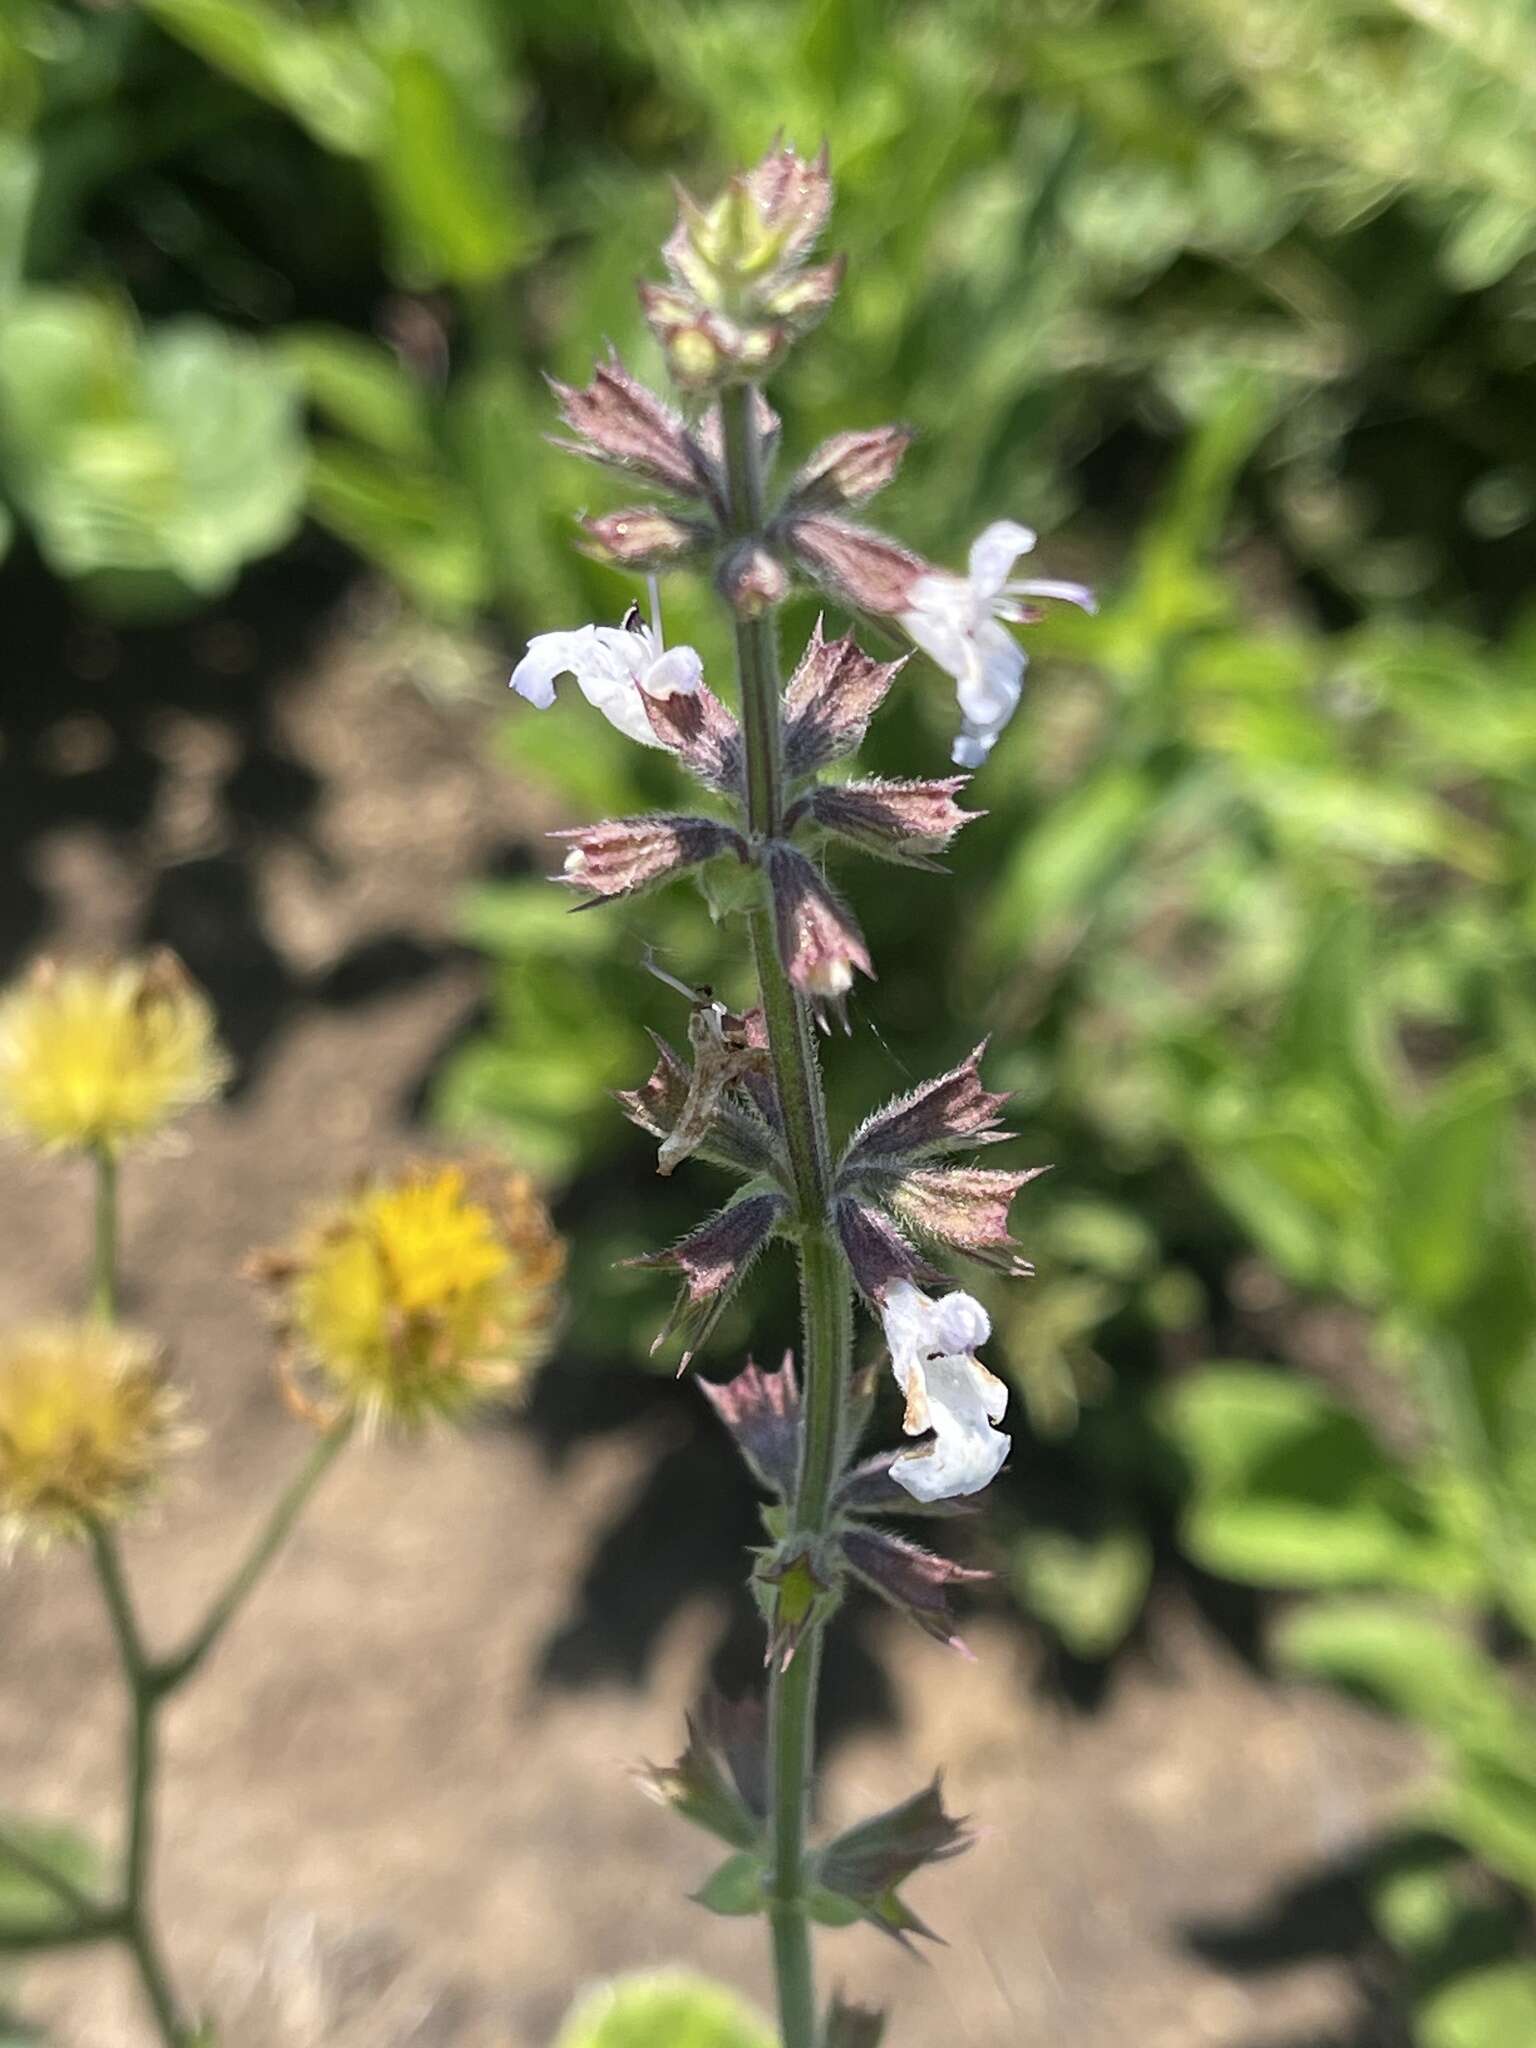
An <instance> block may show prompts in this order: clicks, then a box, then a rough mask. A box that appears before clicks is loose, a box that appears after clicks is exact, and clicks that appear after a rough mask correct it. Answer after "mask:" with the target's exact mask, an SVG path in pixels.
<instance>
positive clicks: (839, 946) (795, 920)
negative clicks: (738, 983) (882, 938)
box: [768, 839, 875, 1030]
mask: <svg viewBox="0 0 1536 2048" xmlns="http://www.w3.org/2000/svg"><path fill="white" fill-rule="evenodd" d="M768 883H769V887H770V888H771V890H772V892H773V916H774V928H775V931H776V933H777V936H778V942H779V958H780V959H781V960H782V961H783V963H784V971H785V973H786V974H788V976H789V978H790V980H791V981H792V982H793V983H794V985H795V987H796V988H797V989H799V991H800V993H801V994H802V995H803V996H805V997H806V998H807V999H808V1000H809V1001H810V1002H811V1003H812V1004H813V1005H814V1006H815V1008H816V1012H817V1021H818V1022H819V1023H821V1025H822V1028H823V1029H824V1030H825V1029H826V1024H825V1013H826V1012H827V1011H829V1010H830V1011H833V1012H835V1013H836V1014H837V1015H838V1016H839V1017H840V1018H841V1017H843V1006H844V1003H845V1001H846V999H847V995H848V991H849V989H850V988H852V986H853V976H854V971H855V969H857V970H858V972H859V973H861V974H865V975H868V976H869V978H870V979H871V980H873V979H874V976H875V970H874V968H873V967H872V966H871V965H870V960H869V953H868V951H867V949H866V948H865V945H864V939H863V935H862V934H861V933H860V931H859V928H858V926H857V924H855V922H854V920H853V914H852V912H851V911H849V910H846V909H845V908H844V907H843V905H842V904H841V903H839V902H838V900H837V898H836V897H835V896H834V895H833V894H832V891H831V890H830V889H829V888H828V887H827V885H826V883H825V882H824V881H823V880H822V879H821V877H820V875H818V874H817V872H816V870H815V868H813V867H812V866H811V863H810V862H809V861H808V860H807V859H806V857H805V855H804V854H803V853H801V852H799V851H798V850H797V849H796V848H795V847H793V846H790V845H789V844H788V843H787V842H786V841H785V840H782V839H776V840H774V841H772V842H771V844H770V845H769V847H768ZM844 1028H845V1029H846V1019H845V1020H844Z"/></svg>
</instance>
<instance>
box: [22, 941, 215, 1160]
mask: <svg viewBox="0 0 1536 2048" xmlns="http://www.w3.org/2000/svg"><path fill="white" fill-rule="evenodd" d="M229 1072H230V1063H229V1060H228V1058H227V1057H226V1055H225V1053H224V1051H223V1049H222V1047H221V1046H220V1045H219V1042H218V1039H217V1036H216V1034H215V1027H214V1016H213V1010H212V1007H211V1005H210V1004H209V1002H208V999H207V997H206V996H205V995H204V994H203V993H202V991H201V989H199V988H198V987H197V986H196V984H195V983H194V982H193V981H192V979H191V977H190V976H189V975H188V973H187V971H186V969H185V968H184V967H183V966H182V964H181V962H180V961H179V960H178V959H177V958H176V956H175V954H174V953H169V952H165V951H163V950H162V951H161V952H158V953H154V954H152V955H151V956H150V957H149V958H148V959H147V960H135V961H124V962H121V963H118V964H115V965H108V966H102V967H86V966H78V967H76V966H60V965H58V964H57V963H56V962H54V961H52V960H39V961H38V962H37V964H36V965H35V967H34V968H33V969H32V972H31V973H30V974H29V975H28V976H27V978H26V979H25V980H24V981H23V982H21V983H19V984H18V985H17V986H16V987H15V988H14V989H12V990H11V991H10V993H9V994H8V995H6V996H5V998H4V999H3V1000H0V1123H4V1124H7V1125H9V1126H10V1127H11V1128H12V1129H13V1130H15V1131H16V1132H17V1133H18V1134H19V1135H21V1136H22V1137H24V1138H26V1139H28V1140H29V1141H30V1142H31V1143H32V1144H34V1145H37V1146H39V1147H41V1148H42V1149H43V1150H45V1151H62V1150H80V1151H104V1152H120V1151H121V1150H122V1149H123V1147H124V1146H126V1145H130V1144H133V1143H135V1142H136V1141H138V1140H141V1139H144V1138H148V1137H150V1136H152V1135H153V1134H154V1133H155V1132H157V1131H159V1130H161V1129H162V1128H163V1127H164V1126H165V1125H166V1124H168V1123H170V1122H171V1121H172V1120H173V1119H174V1118H175V1117H177V1116H179V1115H180V1114H181V1113H182V1112H183V1111H184V1110H187V1109H189V1108H191V1107H192V1106H193V1105H194V1104H195V1103H199V1102H205V1101H207V1100H208V1098H209V1097H210V1096H213V1095H216V1094H217V1093H218V1091H219V1090H220V1088H222V1087H223V1085H224V1083H225V1081H226V1080H227V1079H228V1077H229Z"/></svg>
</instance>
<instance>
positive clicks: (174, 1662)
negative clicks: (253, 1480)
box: [150, 1416, 352, 1693]
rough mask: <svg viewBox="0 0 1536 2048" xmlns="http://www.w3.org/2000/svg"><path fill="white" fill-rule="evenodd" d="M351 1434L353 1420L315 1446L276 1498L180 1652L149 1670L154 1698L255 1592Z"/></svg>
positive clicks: (182, 1677) (192, 1667)
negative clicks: (241, 1560) (242, 1559)
mask: <svg viewBox="0 0 1536 2048" xmlns="http://www.w3.org/2000/svg"><path fill="white" fill-rule="evenodd" d="M351 1434H352V1418H351V1417H350V1416H348V1417H347V1418H346V1419H345V1420H344V1421H342V1422H339V1423H337V1424H335V1425H334V1427H332V1428H330V1429H328V1430H326V1432H325V1433H324V1435H322V1436H320V1437H318V1438H317V1439H316V1440H315V1443H314V1445H313V1447H312V1449H311V1450H310V1453H309V1456H308V1457H307V1458H306V1459H305V1460H304V1463H303V1464H302V1465H301V1466H300V1467H299V1469H298V1471H297V1472H296V1473H295V1474H294V1476H293V1478H292V1479H291V1480H290V1481H289V1482H288V1485H287V1487H286V1488H285V1489H284V1491H283V1492H282V1494H280V1495H279V1497H278V1500H277V1503H276V1505H275V1506H274V1508H273V1510H272V1512H271V1514H270V1515H269V1516H268V1518H267V1521H266V1522H265V1524H264V1525H263V1527H262V1529H261V1531H260V1533H259V1534H258V1536H257V1538H256V1541H255V1542H254V1543H253V1544H252V1545H251V1548H250V1549H249V1551H247V1553H246V1555H245V1558H244V1561H243V1562H242V1563H241V1564H240V1566H239V1568H238V1569H237V1570H236V1572H235V1573H234V1576H233V1577H232V1578H231V1579H230V1581H229V1583H228V1585H227V1586H226V1587H225V1588H224V1590H223V1592H222V1593H220V1594H219V1596H218V1598H217V1599H216V1600H215V1601H214V1603H213V1605H212V1606H211V1607H210V1608H209V1610H208V1612H207V1614H206V1615H205V1616H204V1618H203V1620H202V1622H201V1623H200V1624H199V1625H198V1627H197V1628H196V1629H195V1630H194V1631H193V1633H192V1635H191V1636H190V1637H189V1638H188V1640H187V1642H186V1643H185V1645H184V1646H183V1647H182V1648H181V1649H180V1650H177V1651H175V1652H174V1653H173V1654H172V1655H171V1656H169V1657H166V1658H165V1659H163V1660H162V1661H161V1662H160V1663H159V1664H157V1665H156V1666H155V1667H154V1669H153V1671H152V1672H151V1674H150V1675H151V1679H152V1682H153V1684H154V1687H155V1690H156V1691H157V1692H160V1693H168V1692H171V1691H173V1690H174V1689H175V1688H176V1687H177V1686H179V1685H183V1684H185V1682H186V1681H187V1679H189V1678H190V1677H191V1676H192V1674H193V1672H194V1671H196V1670H197V1668H198V1666H199V1665H200V1664H201V1663H202V1662H203V1660H204V1658H205V1657H206V1656H207V1655H208V1653H209V1651H210V1650H212V1648H213V1646H214V1645H215V1643H217V1642H218V1640H219V1638H220V1636H222V1635H223V1633H224V1631H225V1629H226V1628H228V1626H229V1624H230V1623H231V1622H232V1621H233V1620H234V1618H235V1616H236V1614H237V1613H238V1612H239V1610H240V1608H241V1607H242V1606H243V1605H244V1603H245V1601H246V1600H247V1599H248V1598H249V1596H250V1594H251V1593H252V1592H253V1591H254V1590H255V1588H256V1585H257V1584H258V1582H259V1581H260V1579H261V1576H262V1574H263V1573H264V1572H265V1571H266V1569H267V1566H268V1565H269V1564H270V1563H271V1562H272V1560H273V1558H274V1557H275V1556H276V1555H277V1553H278V1551H279V1550H280V1549H281V1548H282V1546H283V1544H284V1543H285V1542H286V1541H287V1539H288V1536H289V1533H290V1532H291V1530H292V1528H293V1525H294V1523H295V1522H296V1521H297V1520H298V1518H299V1516H300V1515H301V1514H302V1513H303V1511H304V1508H305V1506H306V1505H307V1503H308V1501H309V1497H310V1495H311V1494H312V1493H313V1492H314V1490H315V1488H316V1486H317V1485H318V1484H319V1483H320V1480H321V1479H322V1478H323V1477H324V1475H325V1473H326V1472H328V1471H329V1470H330V1467H331V1465H332V1463H333V1462H334V1461H335V1458H336V1454H337V1453H338V1452H339V1451H340V1449H341V1447H342V1445H343V1444H345V1443H346V1441H347V1439H348V1438H349V1437H350V1436H351Z"/></svg>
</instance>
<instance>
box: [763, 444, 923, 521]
mask: <svg viewBox="0 0 1536 2048" xmlns="http://www.w3.org/2000/svg"><path fill="white" fill-rule="evenodd" d="M911 445H912V429H911V428H910V427H866V428H864V429H862V430H861V431H857V432H854V433H851V434H834V435H833V436H832V438H831V440H830V441H823V442H822V444H821V446H820V447H819V448H818V449H817V450H816V452H815V453H814V454H813V455H812V456H811V457H810V459H809V460H808V461H806V462H803V463H802V464H801V465H800V467H799V469H798V470H797V471H796V472H795V475H794V477H793V479H792V480H791V482H790V486H789V494H788V502H789V505H790V507H791V508H792V509H793V510H794V511H796V512H834V511H836V510H837V509H838V508H839V507H840V506H843V505H861V504H863V502H864V500H865V499H866V498H872V497H873V496H874V495H875V493H876V491H883V490H884V489H885V487H886V485H887V484H888V483H890V482H891V481H892V480H893V479H894V477H895V475H896V472H897V471H898V470H899V469H900V468H901V462H902V457H903V456H904V455H905V454H906V452H907V450H908V448H910V447H911Z"/></svg>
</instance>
